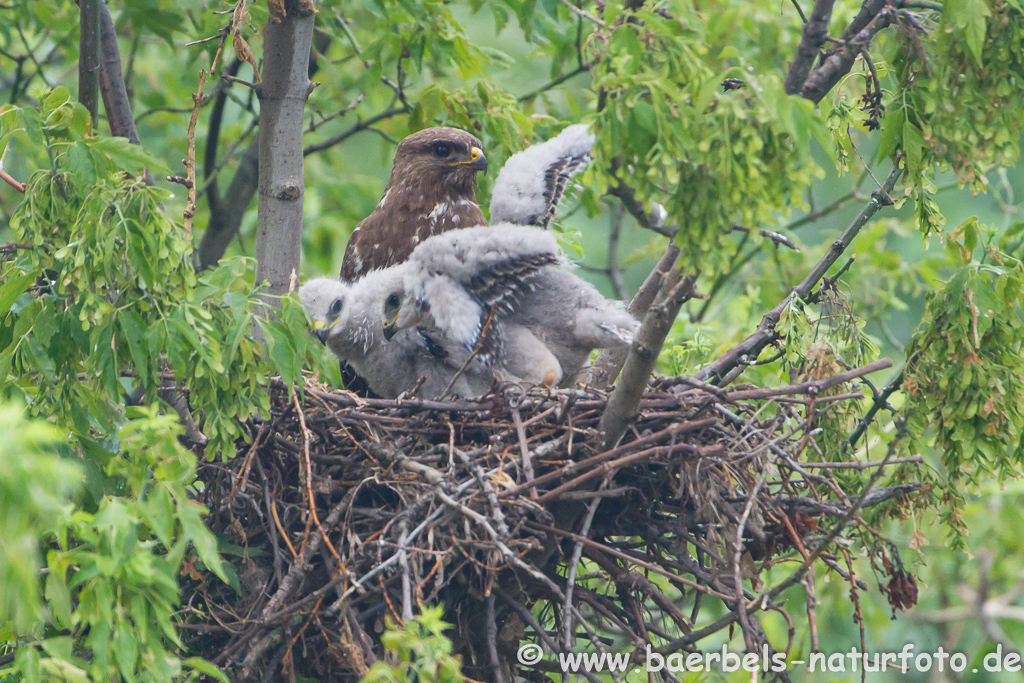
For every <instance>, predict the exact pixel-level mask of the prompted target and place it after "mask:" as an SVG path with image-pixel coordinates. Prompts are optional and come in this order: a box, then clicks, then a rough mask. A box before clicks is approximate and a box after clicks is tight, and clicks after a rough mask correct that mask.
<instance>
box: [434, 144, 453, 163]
mask: <svg viewBox="0 0 1024 683" xmlns="http://www.w3.org/2000/svg"><path fill="white" fill-rule="evenodd" d="M433 152H434V156H435V157H437V158H438V159H445V158H447V157H449V156H451V153H452V146H451V145H449V144H448V143H447V142H435V143H434V148H433Z"/></svg>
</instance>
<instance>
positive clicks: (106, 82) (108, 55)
mask: <svg viewBox="0 0 1024 683" xmlns="http://www.w3.org/2000/svg"><path fill="white" fill-rule="evenodd" d="M99 30H100V45H99V49H100V61H99V67H100V68H99V76H100V94H101V95H102V96H103V111H104V112H105V113H106V115H107V125H109V126H110V134H111V135H114V136H117V137H121V138H128V141H129V142H131V143H132V144H133V145H139V144H141V143H140V141H139V133H138V130H137V129H136V127H135V117H134V116H133V115H132V102H131V99H129V97H128V88H127V87H126V86H125V83H124V74H123V73H122V72H121V50H120V48H119V47H118V45H117V32H116V31H115V30H114V21H113V19H112V18H111V17H110V10H109V9H108V8H107V3H105V2H100V3H99ZM146 184H147V185H152V184H153V176H152V175H151V174H150V173H148V172H147V173H146Z"/></svg>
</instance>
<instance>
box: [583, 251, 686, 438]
mask: <svg viewBox="0 0 1024 683" xmlns="http://www.w3.org/2000/svg"><path fill="white" fill-rule="evenodd" d="M696 281H697V276H696V275H686V276H683V275H682V274H681V273H680V272H679V271H678V270H673V271H671V272H670V273H669V274H668V276H666V277H664V278H663V279H662V283H661V290H660V291H659V292H658V300H657V301H656V302H655V303H654V305H653V306H651V308H650V310H648V311H647V315H645V316H644V320H643V323H642V324H641V325H640V331H639V332H637V334H636V338H635V339H634V340H633V345H632V346H631V347H630V349H629V353H628V355H627V356H626V363H625V365H624V366H623V368H622V377H620V378H619V382H618V383H617V384H616V385H615V390H614V391H612V395H611V396H610V397H609V398H608V404H607V405H606V406H605V409H604V414H603V415H602V416H601V432H602V433H603V434H604V445H605V448H613V447H614V446H615V444H616V443H618V441H619V439H621V438H622V435H623V434H625V433H626V428H627V427H628V426H629V423H630V421H631V420H632V419H633V417H634V416H635V415H636V411H637V408H638V407H639V405H640V399H641V398H642V397H643V394H644V389H646V388H647V382H648V380H649V379H650V378H651V373H652V372H654V366H655V364H656V363H657V362H658V354H659V353H661V347H662V346H663V345H664V344H665V338H666V337H667V336H668V333H669V332H670V331H671V330H672V323H673V322H675V319H676V316H677V315H679V309H680V308H682V306H683V304H684V303H686V301H687V300H688V299H689V298H690V297H691V296H692V295H693V285H694V283H695V282H696Z"/></svg>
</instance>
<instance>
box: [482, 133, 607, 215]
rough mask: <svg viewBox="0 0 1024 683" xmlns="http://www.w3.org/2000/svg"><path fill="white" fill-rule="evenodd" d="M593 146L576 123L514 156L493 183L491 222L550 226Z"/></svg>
mask: <svg viewBox="0 0 1024 683" xmlns="http://www.w3.org/2000/svg"><path fill="white" fill-rule="evenodd" d="M593 146H594V136H593V135H591V134H590V133H589V131H588V129H587V126H585V125H583V124H577V125H574V126H569V127H568V128H566V129H565V130H563V131H562V132H561V133H559V134H558V135H556V136H555V137H553V138H551V139H550V140H548V141H546V142H540V143H537V144H536V145H533V146H532V147H529V148H528V149H525V150H523V151H522V152H519V153H518V154H513V155H512V156H511V157H510V158H509V160H508V161H507V162H505V165H504V166H503V167H502V169H501V172H499V173H498V178H497V180H496V181H495V182H494V191H493V192H492V193H491V223H492V224H496V223H500V222H508V223H514V224H516V225H534V226H537V227H540V228H548V227H550V226H551V221H552V220H553V219H554V217H555V211H556V209H557V208H558V203H559V202H560V201H561V200H562V195H564V194H565V189H566V187H567V186H568V184H569V180H570V179H571V178H572V177H573V176H574V175H576V174H577V173H579V172H580V171H581V170H582V169H583V168H584V166H585V165H586V164H587V162H588V161H590V150H591V148H592V147H593Z"/></svg>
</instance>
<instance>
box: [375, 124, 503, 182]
mask: <svg viewBox="0 0 1024 683" xmlns="http://www.w3.org/2000/svg"><path fill="white" fill-rule="evenodd" d="M477 171H483V172H484V173H486V172H487V157H486V156H484V152H483V144H482V143H481V142H480V140H478V139H477V138H476V137H475V136H473V135H470V134H469V133H467V132H466V131H464V130H459V129H458V128H427V129H425V130H421V131H419V132H418V133H413V134H412V135H410V136H409V137H407V138H405V139H404V140H402V141H401V142H400V143H398V149H397V150H396V151H395V166H394V169H393V170H392V171H391V183H389V184H394V183H395V181H396V180H397V179H401V181H402V182H405V183H406V184H407V185H409V186H412V185H416V184H420V183H422V184H429V185H435V184H439V185H441V186H443V187H446V188H447V189H448V190H449V191H450V192H452V191H454V192H459V191H460V190H461V191H465V190H472V188H474V187H475V186H476V173H477Z"/></svg>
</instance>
